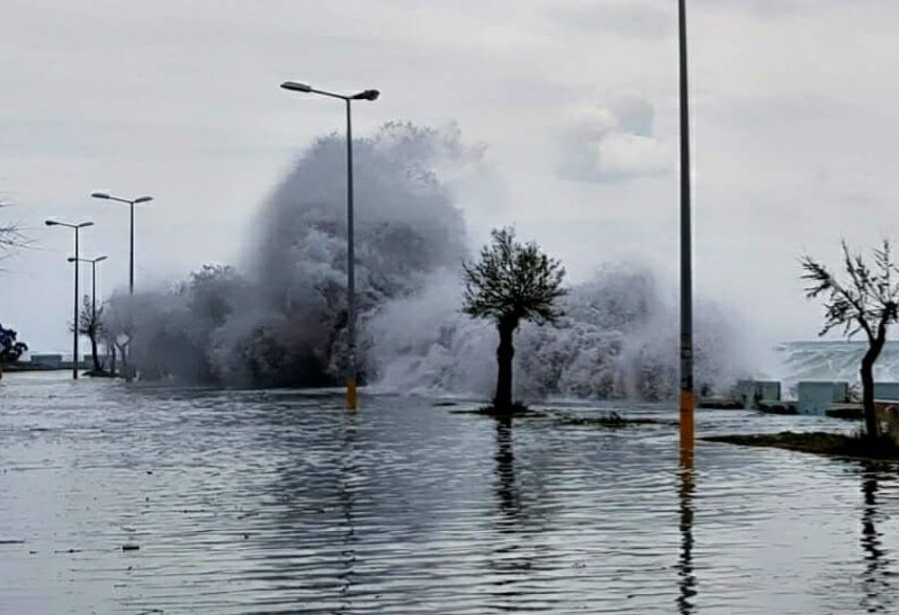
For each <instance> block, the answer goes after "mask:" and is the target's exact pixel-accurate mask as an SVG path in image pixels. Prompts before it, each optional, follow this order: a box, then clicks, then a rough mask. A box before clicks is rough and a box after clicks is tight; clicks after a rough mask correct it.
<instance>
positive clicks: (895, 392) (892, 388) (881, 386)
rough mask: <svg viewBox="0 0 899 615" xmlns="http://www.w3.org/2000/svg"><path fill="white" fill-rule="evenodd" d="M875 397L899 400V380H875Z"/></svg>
mask: <svg viewBox="0 0 899 615" xmlns="http://www.w3.org/2000/svg"><path fill="white" fill-rule="evenodd" d="M874 399H883V400H890V401H899V382H875V383H874Z"/></svg>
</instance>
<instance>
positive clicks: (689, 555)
mask: <svg viewBox="0 0 899 615" xmlns="http://www.w3.org/2000/svg"><path fill="white" fill-rule="evenodd" d="M695 489H696V477H695V475H694V473H693V464H692V457H690V458H689V459H688V460H687V463H685V464H684V465H683V467H681V470H680V484H679V486H678V499H679V504H680V538H681V541H680V558H679V560H678V563H677V576H678V589H679V590H680V595H679V596H678V598H677V607H678V612H679V613H681V614H682V615H689V614H692V613H693V612H694V608H695V604H694V599H695V597H696V575H695V574H694V572H693V492H694V490H695Z"/></svg>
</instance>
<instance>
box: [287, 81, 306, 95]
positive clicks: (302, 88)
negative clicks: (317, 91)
mask: <svg viewBox="0 0 899 615" xmlns="http://www.w3.org/2000/svg"><path fill="white" fill-rule="evenodd" d="M281 87H282V88H284V89H285V90H293V91H294V92H307V93H308V92H311V91H312V86H311V85H307V84H305V83H297V82H296V81H285V82H284V83H282V84H281Z"/></svg>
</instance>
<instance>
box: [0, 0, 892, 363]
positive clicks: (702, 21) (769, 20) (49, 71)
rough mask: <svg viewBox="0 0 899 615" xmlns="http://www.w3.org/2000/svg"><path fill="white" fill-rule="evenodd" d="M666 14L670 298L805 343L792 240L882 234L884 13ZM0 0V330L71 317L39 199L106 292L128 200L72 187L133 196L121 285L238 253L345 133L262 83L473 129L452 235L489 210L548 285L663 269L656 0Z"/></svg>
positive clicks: (331, 115)
mask: <svg viewBox="0 0 899 615" xmlns="http://www.w3.org/2000/svg"><path fill="white" fill-rule="evenodd" d="M690 5H691V12H690V15H689V19H690V29H691V42H690V44H691V54H692V57H691V71H692V72H691V87H692V96H693V129H694V130H693V136H694V141H693V150H694V154H695V157H694V160H693V163H694V170H695V231H694V233H695V264H696V266H695V268H696V292H697V294H699V295H704V296H706V297H710V298H714V299H715V300H716V301H718V302H720V303H721V304H722V305H724V306H726V307H728V308H729V309H733V310H735V312H736V313H738V314H739V316H740V318H741V319H742V321H743V322H745V323H746V326H747V327H752V328H754V329H757V330H758V332H759V333H758V334H759V336H760V337H763V338H764V339H772V340H774V339H801V338H810V337H813V336H814V335H815V333H816V332H817V329H818V327H819V325H820V309H819V307H818V306H817V305H816V304H814V303H811V302H809V301H807V300H806V299H805V298H804V297H803V293H802V284H801V283H800V281H799V279H798V276H799V270H798V266H797V262H796V258H797V256H799V255H800V254H801V253H803V252H805V251H808V252H811V253H812V254H814V255H818V256H821V257H822V258H823V259H825V260H828V261H830V262H833V263H836V262H837V259H838V256H839V252H838V248H839V239H840V237H841V236H844V237H845V238H846V239H847V240H848V241H849V242H851V243H852V244H856V245H859V246H865V247H867V246H869V245H871V244H873V243H875V242H878V241H879V240H880V239H881V238H882V237H887V238H893V239H896V238H899V208H897V204H899V202H897V199H896V191H897V189H896V187H895V185H896V183H895V181H894V179H895V175H896V173H897V169H899V152H897V151H896V148H895V143H896V142H897V140H899V139H897V137H899V122H897V119H899V81H897V80H896V79H895V62H896V57H897V55H899V39H897V38H896V36H895V34H896V32H897V31H899V4H897V3H894V2H893V3H891V2H886V1H884V0H854V1H853V2H835V1H831V0H694V1H693V2H691V3H690ZM0 7H2V22H0V83H2V84H3V95H2V97H0V196H2V198H3V200H4V201H7V202H11V203H13V204H14V207H10V208H4V209H2V210H0V217H2V219H6V220H10V219H11V220H14V221H20V222H22V223H23V224H24V225H25V226H26V227H27V232H28V234H29V235H30V236H31V237H32V238H33V239H34V242H35V243H34V247H33V249H31V250H27V251H25V252H23V253H21V254H20V255H19V256H18V257H17V258H15V259H13V260H7V261H5V262H4V263H3V267H4V269H5V270H4V271H2V272H0V289H2V290H0V322H3V324H4V325H6V326H13V327H14V328H16V329H18V330H19V332H20V337H21V338H22V339H24V340H26V341H28V342H30V343H31V345H32V348H33V349H34V350H64V349H66V348H67V347H68V340H69V337H68V332H67V324H66V323H67V321H68V319H70V318H71V268H70V266H68V265H67V263H66V262H65V258H66V256H68V255H69V254H70V253H71V233H69V232H64V231H63V229H60V228H46V227H44V226H43V220H44V219H45V218H47V217H59V218H60V219H66V220H71V221H75V220H81V219H90V220H93V221H94V222H95V223H96V224H97V226H96V227H94V228H91V229H88V230H86V231H84V240H83V243H82V245H83V254H84V255H85V256H93V255H96V254H108V255H109V256H110V260H109V261H108V262H107V263H104V264H103V265H101V289H102V292H103V293H104V294H105V293H108V292H110V291H111V290H113V288H115V287H117V286H122V285H125V284H126V283H127V260H128V259H127V254H128V252H127V248H128V245H127V224H128V216H127V208H126V207H124V206H118V205H116V204H113V203H109V202H102V201H97V200H94V199H91V198H89V194H90V193H91V191H93V190H98V189H103V190H108V191H111V192H114V193H116V194H121V195H123V196H132V197H136V196H140V195H143V194H152V195H153V196H154V197H155V199H156V200H155V201H154V202H153V203H151V204H149V205H148V206H146V207H142V208H141V210H140V211H139V212H138V220H137V227H138V232H137V251H138V262H137V284H138V285H139V286H141V285H148V284H160V283H165V282H166V281H168V280H177V279H179V278H181V277H183V276H184V275H185V274H186V273H187V272H189V271H190V270H192V269H196V268H198V267H199V266H200V265H202V264H203V263H239V262H240V260H241V255H242V253H243V251H244V250H245V249H246V247H247V245H246V244H247V239H248V237H249V233H248V228H249V227H250V225H252V223H253V220H254V216H255V215H256V214H257V213H258V211H259V208H260V205H261V203H262V202H263V201H264V200H265V198H266V197H267V196H268V194H269V193H270V191H271V190H272V189H273V187H274V185H275V183H276V182H277V181H278V180H279V179H280V178H281V177H282V176H283V175H284V173H285V170H286V169H287V168H288V167H289V165H290V164H291V162H292V160H294V159H295V157H296V156H297V155H298V154H299V152H300V151H301V149H302V148H303V147H304V146H306V145H307V144H308V143H310V141H311V140H312V139H313V138H315V137H316V136H318V135H320V134H323V133H328V132H332V131H341V130H342V129H343V124H342V122H343V116H342V109H341V108H340V106H338V105H335V104H334V103H333V102H328V101H327V100H324V99H307V100H303V97H302V96H299V95H296V94H290V93H287V92H284V91H282V90H279V89H278V84H279V83H280V82H281V81H283V80H285V79H295V80H301V81H308V82H310V83H313V84H315V85H318V86H320V87H322V88H325V89H334V90H346V91H352V90H357V89H364V88H368V87H375V88H378V89H380V90H381V91H382V98H381V99H380V100H378V101H377V102H376V103H371V104H369V103H360V104H359V105H358V106H357V112H356V113H355V115H354V119H355V122H356V126H357V131H359V132H360V133H363V134H364V133H367V132H371V131H373V130H374V129H375V128H376V127H377V126H378V125H380V124H382V123H384V122H386V121H390V120H409V121H412V122H414V123H417V124H422V125H430V126H443V125H446V124H448V123H450V122H455V123H457V125H458V127H459V129H460V130H461V132H462V135H463V138H464V140H465V141H466V142H469V143H472V144H476V143H483V144H485V145H486V167H487V169H488V171H487V173H488V175H489V178H488V179H486V180H484V181H483V182H481V183H480V184H477V183H476V184H475V185H473V186H468V187H467V188H466V187H460V191H459V195H458V196H459V205H460V206H461V207H462V208H463V209H464V211H465V213H466V218H467V220H468V224H469V230H470V236H471V241H472V244H473V247H474V246H475V245H476V244H477V243H479V242H481V241H482V240H483V239H484V238H485V237H486V235H487V232H488V230H489V228H490V227H491V226H495V225H502V224H509V223H513V224H515V225H516V226H517V228H518V230H519V233H520V235H522V236H523V237H525V238H533V239H536V240H537V241H539V242H540V243H541V244H542V245H543V246H544V247H545V248H546V249H547V250H548V251H550V252H551V253H553V254H554V255H556V256H559V257H561V258H562V259H563V260H564V261H565V263H566V265H567V266H568V268H569V270H570V272H571V274H572V279H573V280H579V279H583V278H585V277H586V276H588V275H589V273H590V272H591V271H592V270H593V269H595V268H596V267H598V266H600V265H602V264H603V263H606V262H614V261H618V260H622V259H631V260H633V259H636V260H642V261H644V262H646V263H648V264H649V265H651V266H652V267H654V268H655V269H656V270H658V271H659V274H660V276H661V277H662V278H663V279H664V280H666V281H667V283H668V284H670V285H671V287H672V289H673V287H674V286H673V285H674V284H675V282H676V275H677V247H678V236H677V228H678V227H677V220H678V218H677V215H678V184H677V168H678V166H677V165H678V161H677V129H678V125H677V89H676V86H677V72H676V71H677V56H676V30H675V23H676V22H675V18H676V2H675V0H592V1H584V0H514V1H513V0H504V1H500V0H478V1H474V0H420V1H417V2H416V1H413V0H318V1H303V0H252V1H251V0H179V1H177V2H176V1H174V0H129V1H128V2H122V1H121V0H90V1H89V0H0ZM363 105H364V106H363ZM359 202H360V206H361V203H363V202H364V196H363V195H360V196H359ZM2 219H0V221H2ZM85 281H88V280H87V278H85ZM672 298H674V295H672Z"/></svg>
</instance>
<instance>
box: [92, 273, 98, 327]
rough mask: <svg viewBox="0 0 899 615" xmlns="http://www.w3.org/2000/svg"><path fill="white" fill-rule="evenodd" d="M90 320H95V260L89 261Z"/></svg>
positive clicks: (94, 321)
mask: <svg viewBox="0 0 899 615" xmlns="http://www.w3.org/2000/svg"><path fill="white" fill-rule="evenodd" d="M91 321H92V322H93V323H94V324H96V322H97V261H95V260H94V261H91Z"/></svg>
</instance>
